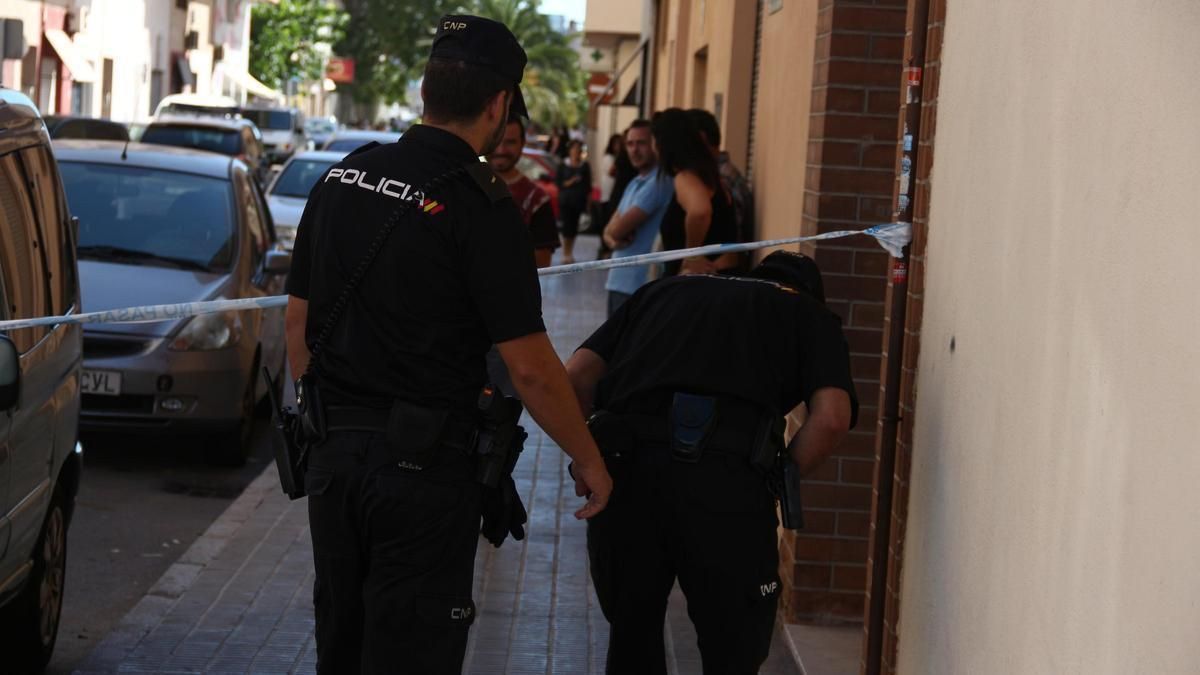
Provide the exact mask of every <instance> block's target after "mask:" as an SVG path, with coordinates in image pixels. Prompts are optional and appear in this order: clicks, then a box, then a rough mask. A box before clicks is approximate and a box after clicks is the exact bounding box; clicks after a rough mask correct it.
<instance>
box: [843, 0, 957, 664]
mask: <svg viewBox="0 0 1200 675" xmlns="http://www.w3.org/2000/svg"><path fill="white" fill-rule="evenodd" d="M945 17H946V0H929V16H928V23H927V24H926V26H925V64H924V72H923V78H922V82H921V96H920V98H919V100H918V101H915V102H914V103H913V105H920V107H921V110H920V114H921V116H920V128H919V133H918V134H917V138H916V143H917V148H916V149H917V163H916V166H915V167H913V181H914V183H913V197H912V199H913V203H912V224H913V241H912V245H911V246H910V247H909V274H908V289H907V292H908V295H907V300H906V310H905V322H904V350H903V352H902V353H901V354H895V355H891V354H885V355H884V357H883V364H882V365H883V367H884V368H886V367H887V366H888V361H889V359H891V358H899V359H901V378H900V421H899V424H898V426H897V429H896V455H895V457H896V459H895V468H894V471H893V473H892V475H890V476H881V475H878V473H877V474H876V475H875V477H874V480H873V485H874V486H875V489H876V491H878V486H879V482H880V481H891V482H892V501H891V519H890V522H891V525H890V532H889V536H888V551H887V560H886V561H885V562H886V564H887V566H888V574H887V582H886V587H885V588H883V589H874V588H871V589H868V594H870V593H876V592H881V593H884V594H885V599H884V603H885V604H884V623H883V625H882V626H879V627H872V626H866V631H865V632H864V636H863V638H864V642H863V644H864V649H863V653H864V655H865V654H866V652H867V650H866V648H865V646H866V644H867V643H868V642H869V640H870V631H871V630H880V631H882V632H883V650H882V655H881V663H880V664H879V667H878V669H877V670H876V669H874V667H873V664H870V665H869V664H867V663H866V661H865V660H864V661H863V663H862V666H863V671H862V672H864V673H868V672H878V673H883V674H887V675H894V674H895V672H896V654H897V647H898V645H899V640H900V632H899V625H898V621H897V619H898V617H899V615H900V579H901V562H902V560H903V551H904V535H905V527H906V525H907V519H906V516H907V514H908V496H909V492H908V486H909V476H910V474H911V469H912V451H913V448H912V430H913V423H914V422H915V417H914V415H915V407H916V375H917V358H918V356H919V354H920V347H921V318H922V315H923V310H924V297H925V264H926V259H925V245H926V242H927V241H928V232H929V226H928V223H929V196H930V177H931V172H932V170H933V157H934V138H935V133H936V126H937V101H938V82H939V76H940V73H941V55H942V37H943V35H944V28H945ZM915 23H916V21H915V17H914V16H913V15H912V13H910V16H909V18H908V21H907V24H908V25H907V27H906V34H907V35H910V36H911V34H912V32H913V31H914V30H916V29H919V27H918V26H915V25H914V24H915ZM906 43H907V44H906V48H905V60H906V61H908V56H909V53H910V50H911V41H906ZM905 117H906V114H904V111H903V110H902V114H901V115H900V127H899V129H903V124H904V119H905ZM897 156H899V153H897ZM893 290H894V289H893V287H892V283H891V281H889V282H888V288H887V294H886V297H887V303H888V304H887V305H885V306H890V304H891V300H892V293H893ZM892 328H893V327H892V323H891V317H890V316H886V317H885V318H884V331H885V334H888V333H890V331H891V330H892ZM885 344H886V337H885ZM881 451H883V448H879V449H878V450H877V453H876V460H877V461H878V459H879V452H881ZM878 508H879V504H875V505H874V506H873V509H872V519H871V543H872V549H873V548H874V542H875V537H876V531H875V527H874V523H875V517H874V514H875V510H876V509H878ZM874 562H875V561H868V565H871V564H874Z"/></svg>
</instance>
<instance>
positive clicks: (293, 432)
mask: <svg viewBox="0 0 1200 675" xmlns="http://www.w3.org/2000/svg"><path fill="white" fill-rule="evenodd" d="M262 376H263V379H264V380H266V381H267V398H268V400H269V402H270V404H271V429H272V431H271V454H272V455H273V456H274V457H275V468H276V469H278V470H279V484H280V487H282V488H283V493H284V494H286V495H287V496H288V497H289V498H290V499H300V498H301V497H303V496H305V492H304V471H305V469H306V468H307V467H308V447H309V443H308V441H307V440H306V439H305V437H304V435H303V433H302V430H301V422H300V416H299V415H297V414H296V413H295V412H293V411H292V410H290V409H288V408H284V407H283V406H282V405H281V404H280V402H279V397H278V396H276V394H275V391H276V387H277V386H278V381H277V380H273V379H271V373H270V371H268V370H267V369H266V368H265V367H264V368H263V369H262Z"/></svg>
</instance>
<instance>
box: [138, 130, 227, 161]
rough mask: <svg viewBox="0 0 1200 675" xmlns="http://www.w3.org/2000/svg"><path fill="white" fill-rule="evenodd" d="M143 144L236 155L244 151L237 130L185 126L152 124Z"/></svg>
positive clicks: (144, 133) (146, 131)
mask: <svg viewBox="0 0 1200 675" xmlns="http://www.w3.org/2000/svg"><path fill="white" fill-rule="evenodd" d="M141 140H142V142H143V143H152V144H154V145H175V146H178V147H181V148H195V149H197V150H208V151H209V152H219V153H221V154H222V155H236V154H238V153H240V152H241V151H242V147H241V146H242V139H241V134H239V133H238V132H237V129H221V128H218V127H207V126H194V127H192V126H187V125H184V124H152V125H150V126H148V127H146V130H145V131H144V132H142V139H141Z"/></svg>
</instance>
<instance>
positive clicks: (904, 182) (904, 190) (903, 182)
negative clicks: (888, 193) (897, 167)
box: [900, 173, 912, 195]
mask: <svg viewBox="0 0 1200 675" xmlns="http://www.w3.org/2000/svg"><path fill="white" fill-rule="evenodd" d="M911 175H912V174H909V173H902V174H900V194H902V195H906V194H908V187H909V180H908V179H909V176H911Z"/></svg>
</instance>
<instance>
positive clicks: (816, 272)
mask: <svg viewBox="0 0 1200 675" xmlns="http://www.w3.org/2000/svg"><path fill="white" fill-rule="evenodd" d="M745 276H747V277H749V278H751V279H766V280H767V281H774V282H775V283H778V284H783V285H784V286H790V287H792V288H794V289H796V290H798V291H803V292H805V293H807V294H808V295H809V296H811V297H812V298H813V299H814V300H816V301H818V302H820V303H821V304H822V305H823V304H825V283H824V281H822V280H821V268H820V267H817V263H816V262H815V261H814V260H813V259H812V258H810V257H808V256H806V255H804V254H802V253H797V252H794V251H775V252H774V253H772V254H771V255H769V256H767V257H765V258H763V259H762V262H760V263H758V265H756V266H755V267H754V269H752V270H750V271H749V272H747V273H746V274H745Z"/></svg>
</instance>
